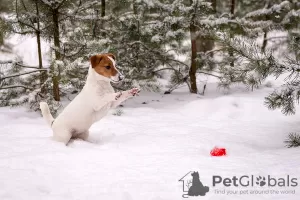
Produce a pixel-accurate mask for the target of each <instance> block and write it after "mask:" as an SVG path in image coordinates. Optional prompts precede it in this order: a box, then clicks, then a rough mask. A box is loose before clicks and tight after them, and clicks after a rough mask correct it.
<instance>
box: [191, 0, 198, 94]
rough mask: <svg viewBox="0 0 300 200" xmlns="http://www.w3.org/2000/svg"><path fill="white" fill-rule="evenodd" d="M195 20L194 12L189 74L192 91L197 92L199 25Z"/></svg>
mask: <svg viewBox="0 0 300 200" xmlns="http://www.w3.org/2000/svg"><path fill="white" fill-rule="evenodd" d="M190 2H191V4H192V3H193V1H192V0H190ZM194 20H195V14H193V16H192V19H191V23H190V37H191V51H192V55H191V67H190V71H189V76H190V82H191V88H190V92H191V93H197V92H198V89H197V79H196V72H197V63H196V57H197V40H196V39H197V38H196V35H195V34H196V30H197V27H196V26H195V24H194Z"/></svg>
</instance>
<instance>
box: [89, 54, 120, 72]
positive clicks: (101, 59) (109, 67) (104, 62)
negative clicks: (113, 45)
mask: <svg viewBox="0 0 300 200" xmlns="http://www.w3.org/2000/svg"><path fill="white" fill-rule="evenodd" d="M108 57H110V58H112V59H113V60H115V59H116V57H115V56H114V55H113V54H111V53H106V54H98V55H94V56H92V57H91V58H90V61H91V65H92V68H93V69H94V70H95V71H96V72H97V73H98V74H100V75H102V76H105V77H107V78H111V77H114V76H116V75H117V74H118V73H119V72H118V70H117V69H116V66H115V63H113V62H112V61H111V59H109V58H108Z"/></svg>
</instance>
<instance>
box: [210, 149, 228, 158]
mask: <svg viewBox="0 0 300 200" xmlns="http://www.w3.org/2000/svg"><path fill="white" fill-rule="evenodd" d="M210 155H211V156H226V149H225V148H218V147H215V148H213V149H212V150H211V151H210Z"/></svg>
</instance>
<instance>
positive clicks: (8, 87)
mask: <svg viewBox="0 0 300 200" xmlns="http://www.w3.org/2000/svg"><path fill="white" fill-rule="evenodd" d="M18 87H21V88H24V89H28V90H33V89H34V88H30V87H26V86H24V85H11V86H6V87H1V88H0V90H6V89H11V88H18Z"/></svg>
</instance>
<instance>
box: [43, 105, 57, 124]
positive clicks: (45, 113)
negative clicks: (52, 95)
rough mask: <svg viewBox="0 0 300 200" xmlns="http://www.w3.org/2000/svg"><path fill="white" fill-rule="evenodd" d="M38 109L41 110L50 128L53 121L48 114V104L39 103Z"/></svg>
mask: <svg viewBox="0 0 300 200" xmlns="http://www.w3.org/2000/svg"><path fill="white" fill-rule="evenodd" d="M40 108H41V111H42V115H43V117H44V119H45V120H46V122H47V124H48V125H49V126H50V127H51V125H52V123H53V121H54V118H53V116H52V115H51V113H50V109H49V106H48V104H47V103H46V102H40Z"/></svg>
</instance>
